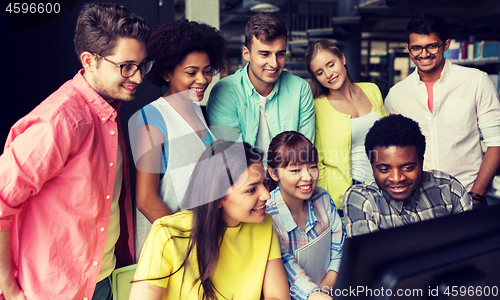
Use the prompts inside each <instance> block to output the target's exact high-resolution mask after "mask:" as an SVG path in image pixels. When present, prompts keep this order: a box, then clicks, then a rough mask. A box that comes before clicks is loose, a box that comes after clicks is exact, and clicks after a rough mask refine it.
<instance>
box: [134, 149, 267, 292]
mask: <svg viewBox="0 0 500 300" xmlns="http://www.w3.org/2000/svg"><path fill="white" fill-rule="evenodd" d="M262 157H263V155H262V153H261V152H260V151H259V150H257V149H256V148H253V147H251V146H250V145H249V144H247V143H238V142H237V143H235V142H227V141H222V140H218V141H215V142H214V143H213V144H211V145H210V146H208V148H207V149H206V150H205V151H204V152H203V154H202V155H201V157H200V159H199V160H198V162H197V163H196V166H195V168H194V171H193V174H192V175H191V178H190V180H189V185H188V187H187V191H186V194H185V195H184V198H183V200H182V202H181V204H180V207H181V208H182V209H185V208H189V209H191V210H192V211H193V223H192V226H191V230H189V237H188V239H189V242H188V247H187V251H186V255H185V257H184V261H183V262H182V264H181V266H180V267H179V268H178V269H177V270H176V271H175V272H173V273H172V274H170V275H167V276H164V277H160V278H148V279H145V280H160V279H164V278H168V277H171V276H173V275H174V274H175V273H177V272H178V271H179V270H181V269H182V268H184V273H183V275H182V276H183V280H182V282H183V284H184V276H185V275H186V269H187V268H186V267H187V264H188V262H189V260H188V258H189V256H190V255H191V254H192V253H193V251H194V249H195V248H196V258H197V262H198V271H199V274H200V277H198V278H197V279H196V280H195V281H194V282H193V283H192V286H191V287H194V285H195V284H196V283H197V282H198V281H200V289H201V288H203V292H202V295H201V296H202V297H201V299H202V300H217V299H218V297H217V295H221V296H222V297H223V298H225V299H227V298H226V297H225V296H224V295H222V294H221V293H220V292H219V291H218V290H217V287H216V286H215V285H214V283H213V281H212V276H213V275H214V273H215V270H216V269H217V263H218V261H219V250H220V246H221V245H222V240H223V237H224V233H225V231H226V223H225V221H224V219H223V218H222V212H221V209H222V208H219V201H220V199H222V198H223V197H224V196H225V195H226V194H227V193H228V192H227V191H228V190H229V189H230V188H231V187H232V186H233V185H234V183H235V182H236V181H237V180H238V178H239V177H240V176H241V175H242V174H243V173H244V172H245V171H246V170H247V168H248V167H249V166H250V165H252V164H254V163H260V162H262ZM170 229H174V230H175V231H177V232H178V235H176V236H173V237H172V238H186V236H187V233H188V232H187V231H186V230H185V229H181V228H170ZM136 281H144V280H136ZM181 289H182V287H181ZM198 294H200V290H198Z"/></svg>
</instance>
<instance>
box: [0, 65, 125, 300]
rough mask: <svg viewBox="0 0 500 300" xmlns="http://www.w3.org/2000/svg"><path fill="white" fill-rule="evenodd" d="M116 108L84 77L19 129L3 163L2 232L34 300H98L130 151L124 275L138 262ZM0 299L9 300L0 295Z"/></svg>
mask: <svg viewBox="0 0 500 300" xmlns="http://www.w3.org/2000/svg"><path fill="white" fill-rule="evenodd" d="M119 106H120V101H114V102H112V103H111V105H110V104H109V103H108V102H106V101H105V100H104V99H103V98H102V97H101V96H99V95H98V94H97V92H96V91H95V90H94V89H93V88H92V87H91V86H90V85H89V84H88V83H87V81H86V80H85V79H84V77H83V70H80V72H78V73H77V74H76V75H75V77H74V78H73V79H72V80H69V81H68V82H66V83H65V84H64V85H62V86H61V87H60V88H59V89H58V90H57V91H56V92H54V93H53V94H52V95H50V96H49V97H48V98H47V99H46V100H44V101H43V102H42V103H41V104H40V105H38V106H37V107H36V108H35V109H34V110H33V111H32V112H30V113H29V114H28V115H26V116H25V117H23V118H22V119H20V120H19V121H18V122H17V123H16V124H14V126H13V127H12V128H11V131H10V133H9V136H8V138H7V142H6V145H5V149H4V153H3V154H2V155H1V156H0V230H7V229H9V228H10V231H11V239H12V255H13V261H14V268H15V275H16V277H17V279H18V282H19V284H20V286H21V288H22V289H23V291H24V293H25V295H26V297H27V299H28V300H33V299H51V300H54V299H61V300H69V299H81V300H84V299H92V294H93V292H94V289H95V285H96V283H97V277H98V275H99V270H100V265H101V261H102V257H103V251H104V243H105V241H106V234H107V227H108V220H109V216H110V209H111V201H112V198H113V185H114V182H115V167H116V160H117V150H118V149H117V146H118V144H119V145H120V146H121V147H122V149H123V153H124V155H123V159H124V164H123V169H124V176H123V183H122V191H121V196H120V200H119V206H120V227H121V230H120V239H119V240H118V242H117V244H116V252H115V254H116V256H117V267H120V266H123V265H127V264H132V263H134V262H133V257H134V255H133V254H134V253H133V231H132V229H133V223H132V209H131V208H132V203H131V198H130V192H129V185H130V184H129V177H128V164H127V154H126V147H125V140H124V138H123V133H122V130H121V127H120V123H119V120H118V115H117V111H116V110H117V109H118V107H119ZM0 299H3V296H1V293H0Z"/></svg>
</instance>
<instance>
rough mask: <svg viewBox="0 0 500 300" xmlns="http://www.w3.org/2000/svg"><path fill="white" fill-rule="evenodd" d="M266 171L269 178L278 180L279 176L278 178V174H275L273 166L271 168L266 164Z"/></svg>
mask: <svg viewBox="0 0 500 300" xmlns="http://www.w3.org/2000/svg"><path fill="white" fill-rule="evenodd" d="M267 172H268V173H269V176H271V178H272V179H273V180H274V181H276V182H278V180H279V178H278V174H276V171H275V170H273V168H271V167H270V166H267Z"/></svg>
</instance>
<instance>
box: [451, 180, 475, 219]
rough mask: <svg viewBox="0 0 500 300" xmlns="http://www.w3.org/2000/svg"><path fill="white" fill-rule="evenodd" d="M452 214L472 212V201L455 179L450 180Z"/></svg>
mask: <svg viewBox="0 0 500 300" xmlns="http://www.w3.org/2000/svg"><path fill="white" fill-rule="evenodd" d="M451 193H452V205H453V207H452V212H451V213H452V214H455V213H460V212H463V211H468V210H472V199H471V198H470V196H469V193H467V190H466V189H465V187H464V186H463V185H462V184H461V183H460V182H459V181H458V180H457V179H455V178H451Z"/></svg>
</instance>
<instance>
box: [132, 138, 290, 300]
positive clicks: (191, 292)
mask: <svg viewBox="0 0 500 300" xmlns="http://www.w3.org/2000/svg"><path fill="white" fill-rule="evenodd" d="M262 156H263V155H262V153H260V152H259V151H258V150H257V149H255V148H252V147H251V146H250V145H248V144H246V143H233V142H226V141H222V140H220V141H215V142H214V143H213V144H211V145H209V146H208V148H207V149H206V150H205V151H204V152H203V154H202V155H201V157H200V159H199V161H198V162H197V163H196V166H195V168H194V171H193V173H192V175H191V178H190V180H189V185H188V188H187V190H186V194H185V196H184V198H183V201H182V203H181V207H185V208H187V210H183V211H180V212H177V213H175V214H173V215H170V216H165V217H162V218H159V219H157V220H156V221H155V222H154V223H153V226H152V228H151V231H150V232H149V235H148V237H147V239H146V242H145V244H144V247H143V249H142V252H141V258H140V259H139V263H138V265H137V270H136V273H135V277H134V283H133V285H132V290H131V292H130V298H129V299H131V300H132V299H133V300H135V299H145V300H165V299H183V300H200V299H201V300H217V299H237V300H260V299H262V298H261V296H262V297H263V298H264V299H274V300H290V290H289V288H288V282H287V277H286V273H285V269H284V268H283V263H282V260H281V252H280V245H279V241H278V237H277V235H276V232H275V231H274V229H273V223H272V218H271V216H270V215H269V214H266V213H265V211H266V200H268V199H269V198H270V196H269V192H268V191H267V189H266V188H265V187H264V184H263V183H264V178H265V172H264V166H263V164H262Z"/></svg>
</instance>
